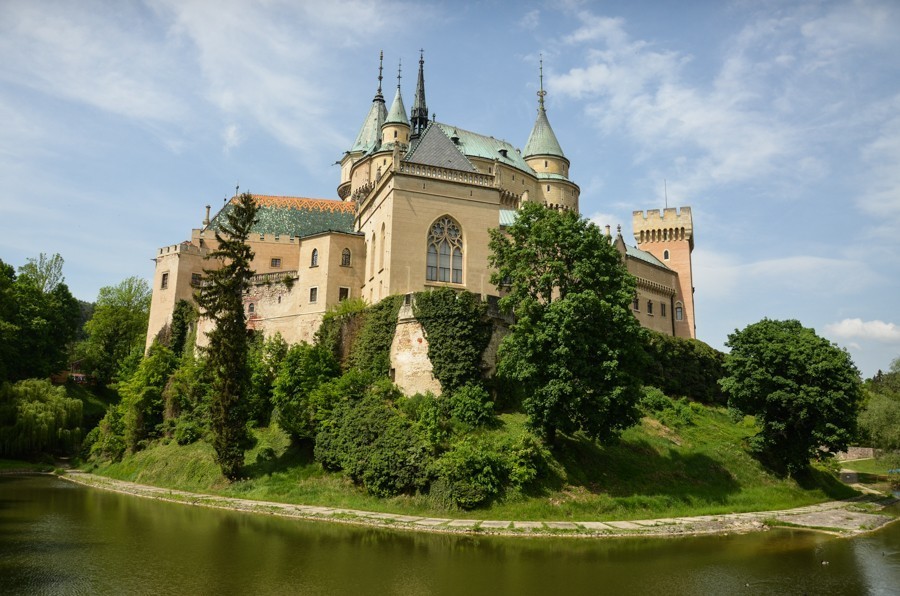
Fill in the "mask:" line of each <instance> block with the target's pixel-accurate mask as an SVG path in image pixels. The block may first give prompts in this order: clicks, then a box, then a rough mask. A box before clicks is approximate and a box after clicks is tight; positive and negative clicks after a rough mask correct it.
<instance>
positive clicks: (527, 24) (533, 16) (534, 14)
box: [519, 9, 541, 31]
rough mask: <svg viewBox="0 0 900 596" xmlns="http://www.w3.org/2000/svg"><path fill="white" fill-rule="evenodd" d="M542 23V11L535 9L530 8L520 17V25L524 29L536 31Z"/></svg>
mask: <svg viewBox="0 0 900 596" xmlns="http://www.w3.org/2000/svg"><path fill="white" fill-rule="evenodd" d="M540 24H541V11H539V10H537V9H534V10H529V11H528V12H526V13H525V14H524V15H522V18H521V19H519V27H521V28H522V29H527V30H529V31H534V30H535V29H537V28H538V26H539V25H540Z"/></svg>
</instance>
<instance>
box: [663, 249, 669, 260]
mask: <svg viewBox="0 0 900 596" xmlns="http://www.w3.org/2000/svg"><path fill="white" fill-rule="evenodd" d="M668 260H669V250H668V249H666V250H664V251H663V261H668Z"/></svg>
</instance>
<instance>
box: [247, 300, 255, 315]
mask: <svg viewBox="0 0 900 596" xmlns="http://www.w3.org/2000/svg"><path fill="white" fill-rule="evenodd" d="M254 310H256V309H255V308H254V306H253V303H252V302H251V303H250V304H248V305H247V312H248V313H250V314H251V315H252V314H253V311H254Z"/></svg>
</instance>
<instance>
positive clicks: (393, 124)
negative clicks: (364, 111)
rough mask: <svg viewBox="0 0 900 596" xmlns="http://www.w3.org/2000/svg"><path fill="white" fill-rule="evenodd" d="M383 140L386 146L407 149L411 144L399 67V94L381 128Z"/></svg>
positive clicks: (395, 97)
mask: <svg viewBox="0 0 900 596" xmlns="http://www.w3.org/2000/svg"><path fill="white" fill-rule="evenodd" d="M381 138H382V141H383V142H384V144H385V145H391V146H393V145H399V146H400V147H405V146H407V145H408V144H409V120H407V118H406V107H405V106H404V105H403V96H402V95H400V68H399V67H398V68H397V94H396V95H395V96H394V101H393V103H391V109H390V111H389V112H388V115H387V118H386V119H385V121H384V124H383V125H382V127H381Z"/></svg>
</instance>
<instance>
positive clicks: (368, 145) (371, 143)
mask: <svg viewBox="0 0 900 596" xmlns="http://www.w3.org/2000/svg"><path fill="white" fill-rule="evenodd" d="M383 63H384V52H381V54H380V55H379V58H378V90H377V91H376V92H375V98H374V99H373V100H372V107H371V108H369V113H368V114H367V115H366V119H365V120H363V124H362V126H361V127H360V129H359V134H357V135H356V141H355V142H354V143H353V146H352V147H350V150H349V151H347V152H346V153H344V157H343V158H342V159H341V183H340V185H338V196H339V197H341V198H342V199H346V198H347V197H348V196H349V194H350V175H351V171H352V169H353V164H354V163H356V162H357V161H358V160H359V159H360V158H362V157H363V156H364V155H365V154H366V153H368V152H370V151H372V150H375V149H378V148H379V147H380V146H381V127H382V125H383V124H384V121H385V120H386V119H387V109H386V108H385V107H384V95H383V94H382V93H381V79H382V76H381V73H382V66H383Z"/></svg>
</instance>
